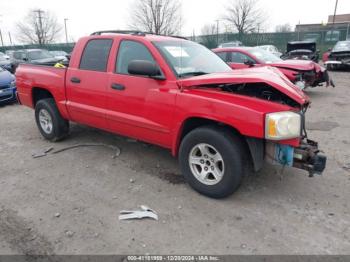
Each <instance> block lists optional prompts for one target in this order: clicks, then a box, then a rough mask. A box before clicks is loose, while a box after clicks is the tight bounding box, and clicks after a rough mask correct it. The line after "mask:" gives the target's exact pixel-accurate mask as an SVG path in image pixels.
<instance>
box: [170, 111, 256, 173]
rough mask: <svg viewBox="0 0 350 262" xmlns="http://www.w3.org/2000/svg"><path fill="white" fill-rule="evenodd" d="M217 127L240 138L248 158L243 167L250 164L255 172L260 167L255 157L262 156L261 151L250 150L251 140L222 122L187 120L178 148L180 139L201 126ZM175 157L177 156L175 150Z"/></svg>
mask: <svg viewBox="0 0 350 262" xmlns="http://www.w3.org/2000/svg"><path fill="white" fill-rule="evenodd" d="M210 125H211V126H217V127H221V128H223V129H225V130H226V131H228V132H229V133H231V134H235V135H237V136H238V137H240V138H241V142H242V145H243V147H244V149H243V150H244V151H245V152H243V153H244V154H246V155H247V156H248V157H247V159H245V165H246V166H249V165H250V164H253V166H254V169H255V170H256V171H257V170H258V168H256V167H258V166H260V163H258V161H257V160H256V159H257V157H255V156H256V155H258V156H259V155H261V154H263V151H262V152H260V151H261V150H262V149H261V148H259V149H260V150H252V149H253V148H252V146H251V145H250V144H251V143H252V141H251V140H254V139H251V138H248V137H245V136H244V135H242V134H241V133H240V132H239V131H238V130H237V129H235V128H234V127H232V126H230V125H227V124H225V123H222V122H218V121H214V120H210V119H205V118H197V117H195V118H189V119H187V120H186V121H185V123H184V124H183V128H182V132H181V135H180V138H179V142H178V148H179V146H180V144H181V141H182V139H183V138H184V137H185V136H186V135H187V134H188V133H189V132H191V131H192V130H194V129H196V128H198V127H201V126H210ZM257 140H258V141H260V140H259V139H257ZM176 155H177V150H176Z"/></svg>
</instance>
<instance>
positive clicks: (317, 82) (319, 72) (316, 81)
mask: <svg viewBox="0 0 350 262" xmlns="http://www.w3.org/2000/svg"><path fill="white" fill-rule="evenodd" d="M294 83H295V85H296V86H298V87H299V88H300V89H301V90H304V89H306V88H307V87H317V86H322V85H323V84H324V83H325V84H326V87H329V86H332V87H335V83H334V81H333V79H332V78H331V77H330V75H329V73H328V70H326V69H325V68H322V67H320V66H319V68H317V69H315V70H310V71H299V72H298V73H296V74H295V81H294Z"/></svg>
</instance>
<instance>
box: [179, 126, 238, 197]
mask: <svg viewBox="0 0 350 262" xmlns="http://www.w3.org/2000/svg"><path fill="white" fill-rule="evenodd" d="M242 147H243V145H242V142H241V140H240V138H239V137H238V136H236V135H234V134H232V133H231V132H229V131H227V130H225V129H221V128H216V127H201V128H197V129H195V130H193V131H191V132H190V133H189V134H188V135H186V136H185V138H184V139H183V141H182V143H181V146H180V151H179V161H180V166H181V170H182V173H183V175H184V177H185V179H186V181H187V182H188V183H189V184H190V186H191V187H192V188H194V189H195V190H196V191H198V192H199V193H201V194H203V195H206V196H208V197H212V198H224V197H227V196H229V195H231V194H232V193H234V192H235V191H236V190H237V189H238V187H239V186H240V184H241V181H242V177H243V158H242V152H244V150H243V148H242Z"/></svg>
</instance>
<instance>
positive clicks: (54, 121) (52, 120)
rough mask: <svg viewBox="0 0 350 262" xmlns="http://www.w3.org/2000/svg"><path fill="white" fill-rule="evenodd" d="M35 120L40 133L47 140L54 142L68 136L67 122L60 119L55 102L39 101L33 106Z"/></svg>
mask: <svg viewBox="0 0 350 262" xmlns="http://www.w3.org/2000/svg"><path fill="white" fill-rule="evenodd" d="M35 120H36V124H37V126H38V128H39V131H40V133H41V134H42V136H43V137H45V138H46V139H47V140H50V141H52V142H56V141H59V140H62V139H63V138H64V137H66V136H67V135H68V132H69V122H68V121H67V120H65V119H64V118H62V116H61V114H60V112H59V111H58V108H57V106H56V103H55V100H54V99H52V98H48V99H42V100H39V101H38V103H37V104H36V106H35Z"/></svg>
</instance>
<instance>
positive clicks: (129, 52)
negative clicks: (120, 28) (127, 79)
mask: <svg viewBox="0 0 350 262" xmlns="http://www.w3.org/2000/svg"><path fill="white" fill-rule="evenodd" d="M133 60H146V61H150V62H153V63H155V61H154V58H153V56H152V55H151V53H150V51H149V50H148V49H147V47H146V46H144V45H143V44H141V43H138V42H135V41H129V40H123V41H122V42H121V44H120V46H119V51H118V57H117V64H116V72H117V73H118V74H125V75H128V74H129V72H128V66H129V63H130V62H131V61H133Z"/></svg>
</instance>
